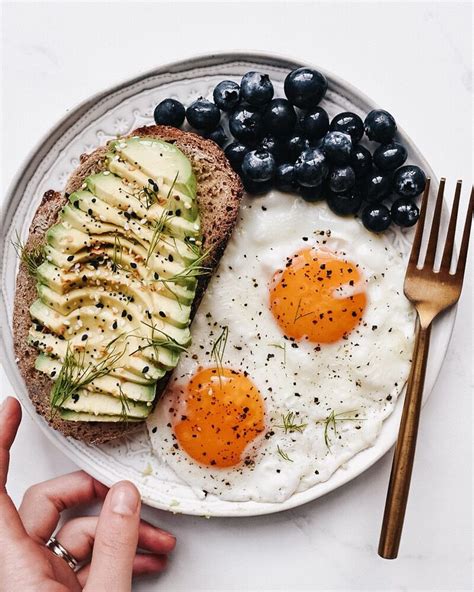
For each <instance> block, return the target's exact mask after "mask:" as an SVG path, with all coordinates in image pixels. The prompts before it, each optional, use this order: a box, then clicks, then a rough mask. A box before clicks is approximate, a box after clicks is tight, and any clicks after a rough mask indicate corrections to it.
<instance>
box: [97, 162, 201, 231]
mask: <svg viewBox="0 0 474 592" xmlns="http://www.w3.org/2000/svg"><path fill="white" fill-rule="evenodd" d="M123 164H124V165H125V163H123ZM125 168H126V165H125ZM117 172H121V173H123V174H124V173H127V175H128V177H127V176H125V178H124V177H123V174H122V176H118V175H114V174H112V173H111V172H110V171H104V172H102V173H98V174H97V175H91V176H90V177H87V179H86V181H85V183H86V185H87V188H88V189H89V191H90V192H91V193H93V194H94V195H96V196H97V197H99V198H100V199H102V200H103V201H105V202H107V203H108V204H110V205H113V206H115V207H117V208H119V209H121V210H128V211H132V212H134V213H135V214H136V215H137V216H138V217H139V218H146V217H147V214H148V210H149V208H150V206H151V205H153V204H154V203H159V204H160V205H162V206H163V207H166V208H167V209H168V210H170V211H171V212H173V215H175V216H178V217H179V216H182V217H183V218H185V219H186V220H190V221H192V222H193V221H194V220H196V218H197V215H198V207H197V202H196V200H195V199H193V197H189V196H188V195H186V194H184V193H182V192H181V191H178V190H177V189H175V187H174V186H173V187H169V188H167V186H166V185H163V184H162V185H161V187H158V185H157V184H156V183H155V182H154V181H153V179H148V178H147V177H146V175H142V173H139V175H140V176H137V175H134V176H133V179H132V178H131V175H130V174H129V173H130V171H129V170H128V168H127V169H126V171H125V170H124V169H123V168H120V166H119V169H118V171H117Z"/></svg>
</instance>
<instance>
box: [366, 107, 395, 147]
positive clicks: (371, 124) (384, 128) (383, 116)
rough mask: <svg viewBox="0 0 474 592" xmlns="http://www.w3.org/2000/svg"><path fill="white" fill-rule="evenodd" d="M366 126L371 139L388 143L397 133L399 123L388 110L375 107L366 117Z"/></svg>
mask: <svg viewBox="0 0 474 592" xmlns="http://www.w3.org/2000/svg"><path fill="white" fill-rule="evenodd" d="M364 128H365V133H366V134H367V137H368V138H369V140H373V141H374V142H380V143H383V144H386V143H387V142H390V140H391V139H392V138H393V136H394V135H395V132H396V131H397V124H396V122H395V119H394V118H393V116H392V115H390V113H389V112H388V111H384V110H383V109H374V110H373V111H371V112H370V113H369V114H368V115H367V117H366V118H365V121H364Z"/></svg>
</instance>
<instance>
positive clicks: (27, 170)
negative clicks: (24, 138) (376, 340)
mask: <svg viewBox="0 0 474 592" xmlns="http://www.w3.org/2000/svg"><path fill="white" fill-rule="evenodd" d="M301 65H302V64H299V63H296V62H294V61H291V60H288V59H284V58H276V57H272V56H267V55H255V54H222V55H211V56H205V57H202V58H195V59H192V60H188V61H184V62H179V63H175V64H171V65H169V66H164V67H161V68H159V69H157V70H154V71H152V72H148V73H146V74H144V75H142V76H139V77H138V78H135V79H133V80H130V81H127V82H124V83H123V84H121V85H119V86H117V87H114V88H111V89H109V90H107V91H105V92H103V93H101V94H99V95H96V96H95V97H92V98H91V99H89V100H88V101H86V102H84V103H82V104H81V105H79V106H78V107H77V108H76V109H74V110H73V111H71V112H70V113H69V114H68V115H67V117H65V118H64V119H63V120H62V121H61V122H59V123H58V125H57V126H56V127H54V128H53V129H52V130H51V131H50V133H49V134H48V135H47V136H46V137H45V138H44V139H43V141H42V142H41V143H40V144H39V145H38V146H37V147H36V149H35V150H34V151H33V152H32V153H31V154H30V155H29V156H28V158H27V160H26V162H25V164H24V166H23V168H22V169H21V170H20V171H19V173H18V175H17V177H16V179H15V180H14V182H13V184H12V186H11V188H10V190H9V193H8V195H7V199H6V206H5V213H4V219H3V228H2V240H1V244H0V259H1V261H2V268H1V289H2V302H1V310H0V315H1V319H2V341H3V348H4V354H2V358H3V359H2V362H4V363H5V367H6V371H7V374H8V377H9V379H10V380H11V383H12V385H13V386H14V388H15V390H16V393H17V395H18V396H19V398H20V400H21V402H22V403H23V406H24V407H25V408H26V409H27V410H28V412H29V413H30V414H31V415H32V416H33V417H34V419H35V421H36V422H37V423H38V424H39V425H40V427H41V428H42V429H43V431H44V432H45V434H46V435H47V437H48V438H49V439H50V440H51V441H52V442H54V443H55V444H56V445H57V446H58V448H60V450H62V451H63V452H64V453H65V454H67V455H68V456H69V457H70V458H71V459H73V460H74V461H75V462H76V463H77V464H78V465H79V466H80V467H81V468H83V469H84V470H85V471H87V472H88V473H90V474H91V475H93V476H94V477H96V478H97V479H99V480H100V481H102V482H103V483H105V484H107V485H111V484H112V483H114V482H116V481H118V480H121V479H130V480H131V481H133V482H134V483H135V484H136V485H137V487H138V488H139V489H140V491H141V494H142V496H143V500H144V502H145V503H147V504H149V505H151V506H154V507H156V508H161V509H165V510H171V511H173V512H180V513H185V514H197V515H206V516H252V515H257V514H266V513H272V512H279V511H281V510H286V509H288V508H293V507H295V506H299V505H301V504H304V503H306V502H309V501H311V500H314V499H316V498H318V497H320V496H322V495H324V494H326V493H328V492H329V491H332V490H333V489H336V488H337V487H340V486H341V485H343V484H344V483H347V482H348V481H350V480H351V479H353V478H354V477H356V476H357V475H359V474H360V473H362V472H363V471H365V470H366V469H367V468H369V467H370V466H371V465H372V464H373V463H374V462H376V461H377V460H378V459H379V458H380V457H381V456H382V455H383V454H385V453H386V452H387V450H389V448H390V447H391V446H392V445H393V443H394V442H395V440H396V436H397V431H398V424H399V419H400V414H401V407H402V398H400V399H399V401H398V403H397V406H396V409H395V411H394V413H393V414H392V415H391V416H390V417H389V418H388V419H387V420H386V421H385V422H384V425H383V428H382V431H381V433H380V435H379V437H378V439H377V441H376V442H375V444H374V445H373V446H372V447H371V448H368V449H366V450H364V451H362V452H360V453H359V454H357V455H356V456H355V457H353V458H352V459H351V460H350V461H349V462H348V463H346V465H345V466H344V468H340V469H338V470H337V472H336V473H334V474H333V475H332V477H331V478H330V479H329V480H328V481H326V482H324V483H319V484H317V485H315V486H314V487H312V488H310V489H308V490H306V491H303V492H301V493H297V494H295V495H293V496H292V497H291V498H290V499H288V500H287V501H286V502H284V503H280V504H276V503H258V502H253V501H251V502H228V501H222V500H220V499H219V498H217V497H214V496H211V495H209V496H207V497H206V498H200V497H199V496H198V494H197V492H194V491H193V490H192V489H191V488H190V487H188V486H187V485H184V484H182V483H179V482H178V480H177V479H176V477H174V476H173V474H172V472H171V471H170V470H169V469H167V468H166V467H164V466H158V464H157V461H156V459H155V458H154V457H153V456H152V455H151V454H150V450H149V445H148V437H147V435H146V433H145V432H146V431H145V429H144V430H143V431H142V433H141V434H139V435H136V436H134V437H133V438H127V439H125V440H124V441H121V442H119V443H112V444H108V445H102V446H86V445H85V444H83V443H81V442H78V441H76V440H72V439H68V438H65V437H64V436H62V435H61V434H59V433H58V432H55V431H54V430H52V429H50V428H49V427H48V426H47V424H46V422H45V421H44V420H43V419H42V418H41V417H40V416H39V415H37V414H36V413H35V411H34V409H33V406H32V405H31V403H30V400H29V398H28V395H27V392H26V388H25V385H24V383H23V381H22V378H21V376H20V373H19V371H18V368H17V366H16V363H15V359H14V354H13V345H12V328H11V327H12V315H13V300H14V286H15V275H16V271H17V260H16V256H15V252H14V249H13V247H12V244H11V241H12V238H13V237H14V235H15V232H19V233H20V235H21V236H22V237H26V236H27V234H28V227H29V224H30V222H31V219H32V217H33V214H34V212H35V210H36V208H37V206H38V204H39V202H40V200H41V196H42V194H43V193H44V192H45V191H46V190H48V189H56V190H62V189H63V188H64V185H65V182H66V180H67V178H68V176H69V175H70V173H71V172H72V171H73V170H74V168H75V167H76V166H77V164H78V162H79V157H80V155H81V154H82V153H84V152H90V151H92V150H94V149H95V148H96V147H98V146H100V145H103V144H104V143H105V142H106V141H107V140H108V139H110V138H112V137H114V136H115V135H117V134H126V133H128V132H130V131H131V130H132V129H134V128H136V127H137V126H140V125H143V124H150V123H152V122H153V109H154V107H155V105H156V104H157V103H158V102H159V101H160V100H162V99H163V98H165V97H168V96H171V97H175V98H178V99H180V100H181V101H183V103H185V104H189V103H190V102H191V101H192V100H194V99H195V98H197V97H198V96H201V95H203V96H210V94H211V93H212V89H213V87H214V86H215V84H216V83H217V82H219V81H220V80H222V79H224V78H231V79H235V80H236V81H238V80H239V79H240V77H241V76H242V74H244V73H245V72H247V71H249V70H260V71H265V72H268V73H269V74H270V75H271V78H272V80H273V82H274V84H275V87H276V94H278V95H280V96H283V88H282V87H283V80H284V78H285V76H286V74H287V73H288V71H289V70H291V69H293V68H297V67H300V66H301ZM316 67H317V69H318V70H322V71H324V70H323V69H322V68H320V67H318V66H316ZM326 76H327V78H328V80H329V91H328V93H327V96H326V98H325V100H324V102H323V103H322V104H323V106H324V107H325V108H326V109H327V110H328V112H329V114H330V115H331V116H332V115H335V114H336V113H337V112H340V111H345V110H347V111H354V112H356V113H359V114H360V115H364V114H366V113H367V112H368V111H370V110H371V109H373V108H375V107H376V105H375V104H374V102H373V101H371V100H370V99H368V98H367V97H365V96H364V95H363V94H362V93H360V92H359V91H358V90H356V89H355V88H353V87H351V86H350V85H349V84H347V83H345V82H343V81H342V80H340V79H338V78H337V77H335V76H334V75H332V74H330V73H328V72H326ZM399 137H400V139H401V141H402V142H403V144H404V145H405V146H406V147H407V150H408V162H410V163H416V164H419V165H420V166H421V167H422V168H423V169H424V170H425V172H426V173H427V175H429V176H430V177H431V178H432V190H433V191H434V190H435V189H436V185H437V183H436V182H433V181H436V177H435V175H434V173H433V171H432V170H431V168H430V166H429V165H428V163H427V162H426V161H425V160H424V158H423V156H422V155H421V154H420V153H419V151H418V150H417V148H416V146H415V145H414V144H413V142H412V141H411V140H410V138H409V137H408V136H407V135H406V134H405V133H404V132H403V131H402V130H400V129H399ZM409 235H410V233H403V232H401V231H399V230H397V231H396V232H393V233H392V239H393V241H394V242H396V243H397V246H399V248H400V249H401V250H405V252H407V251H408V249H409V243H410V241H409V240H408V239H409V238H410V236H409ZM454 318H455V310H454V309H451V311H450V312H449V313H448V314H447V315H445V316H443V317H442V318H441V319H440V320H439V321H438V322H437V323H436V325H435V327H434V328H433V333H432V339H431V342H432V348H431V352H430V359H429V363H428V371H427V380H426V395H428V393H429V392H430V391H431V389H432V387H433V385H434V382H435V380H436V377H437V375H438V372H439V370H440V367H441V364H442V362H443V359H444V356H445V353H446V349H447V347H448V343H449V339H450V336H451V332H452V328H453V324H454Z"/></svg>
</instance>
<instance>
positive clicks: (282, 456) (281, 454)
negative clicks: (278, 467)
mask: <svg viewBox="0 0 474 592" xmlns="http://www.w3.org/2000/svg"><path fill="white" fill-rule="evenodd" d="M277 452H278V454H279V455H280V456H281V458H282V459H283V460H286V461H288V462H293V459H291V458H290V457H289V456H288V454H287V453H286V452H285V451H284V450H282V449H281V448H280V446H277Z"/></svg>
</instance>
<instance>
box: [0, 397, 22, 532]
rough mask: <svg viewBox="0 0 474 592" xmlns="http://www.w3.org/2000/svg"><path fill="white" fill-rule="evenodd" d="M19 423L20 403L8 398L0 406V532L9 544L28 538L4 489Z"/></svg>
mask: <svg viewBox="0 0 474 592" xmlns="http://www.w3.org/2000/svg"><path fill="white" fill-rule="evenodd" d="M20 421H21V406H20V403H19V402H18V401H17V400H16V399H14V398H13V397H8V398H7V399H6V400H5V401H4V402H3V403H2V405H1V406H0V532H4V533H5V534H6V535H7V536H8V540H9V541H10V543H14V542H17V541H18V542H21V541H22V540H24V539H25V537H27V536H28V535H27V534H26V532H25V529H24V528H23V524H22V523H21V520H20V516H19V515H18V512H17V510H16V508H15V504H14V503H13V502H12V500H11V499H10V497H9V496H8V494H7V490H6V488H5V486H6V482H7V474H8V466H9V463H10V448H11V446H12V444H13V441H14V440H15V436H16V433H17V431H18V426H19V425H20Z"/></svg>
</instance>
